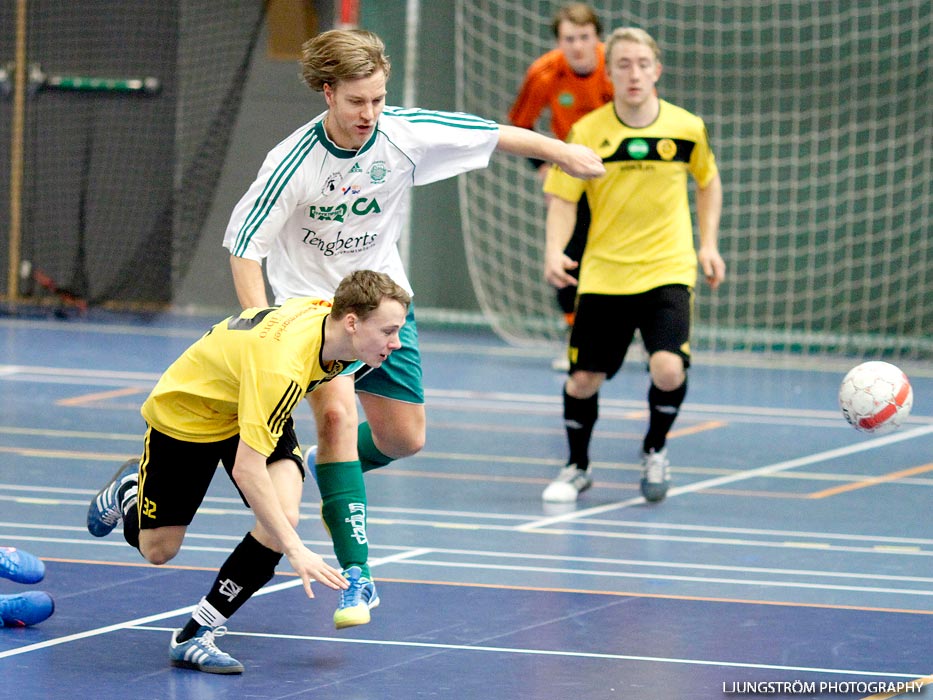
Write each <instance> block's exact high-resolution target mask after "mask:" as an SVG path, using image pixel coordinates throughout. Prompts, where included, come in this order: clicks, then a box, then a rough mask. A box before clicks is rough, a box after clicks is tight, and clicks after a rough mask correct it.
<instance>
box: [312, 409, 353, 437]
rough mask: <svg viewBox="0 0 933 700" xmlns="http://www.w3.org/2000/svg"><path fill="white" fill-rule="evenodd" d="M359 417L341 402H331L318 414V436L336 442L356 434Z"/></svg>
mask: <svg viewBox="0 0 933 700" xmlns="http://www.w3.org/2000/svg"><path fill="white" fill-rule="evenodd" d="M356 425H357V418H356V415H351V414H350V411H348V410H347V409H346V407H345V406H343V405H341V404H336V403H335V404H331V405H329V406H327V407H326V408H324V410H322V411H321V412H320V413H319V415H318V416H317V431H318V437H319V439H320V440H321V441H322V442H325V441H326V442H329V443H330V444H334V443H335V442H337V441H339V440H340V439H341V438H344V439H346V438H347V437H348V436H355V435H356Z"/></svg>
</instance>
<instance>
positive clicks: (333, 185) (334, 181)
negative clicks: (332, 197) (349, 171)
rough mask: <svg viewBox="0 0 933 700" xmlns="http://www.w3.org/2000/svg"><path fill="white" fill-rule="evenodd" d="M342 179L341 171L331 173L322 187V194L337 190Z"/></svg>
mask: <svg viewBox="0 0 933 700" xmlns="http://www.w3.org/2000/svg"><path fill="white" fill-rule="evenodd" d="M341 180H343V175H341V174H340V173H331V174H330V175H328V176H327V179H326V180H325V181H324V186H323V187H322V188H321V194H324V195H327V194H331V193H333V192H336V191H337V187H338V186H339V185H340V181H341Z"/></svg>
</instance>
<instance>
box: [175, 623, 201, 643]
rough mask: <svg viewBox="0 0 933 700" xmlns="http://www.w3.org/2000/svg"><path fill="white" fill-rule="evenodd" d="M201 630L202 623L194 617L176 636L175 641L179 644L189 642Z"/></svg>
mask: <svg viewBox="0 0 933 700" xmlns="http://www.w3.org/2000/svg"><path fill="white" fill-rule="evenodd" d="M199 629H201V623H200V622H198V621H197V620H195V619H194V618H193V617H192V618H191V619H190V620H188V623H187V624H186V625H185V626H184V627H182V628H181V630H179V632H178V634H177V635H175V641H176V642H178V643H179V644H181V643H182V642H187V641H188V640H189V639H191V638H192V637H193V636H194V635H196V634H197V633H198V630H199Z"/></svg>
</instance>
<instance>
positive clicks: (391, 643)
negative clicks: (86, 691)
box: [136, 627, 925, 680]
mask: <svg viewBox="0 0 933 700" xmlns="http://www.w3.org/2000/svg"><path fill="white" fill-rule="evenodd" d="M136 629H139V630H141V631H153V632H167V631H171V630H170V629H169V628H165V627H137V628H136ZM227 634H229V635H231V636H239V637H260V638H263V639H288V640H297V641H308V642H328V643H335V644H366V645H375V646H385V647H408V648H414V649H440V650H443V651H478V652H484V653H494V654H524V655H531V656H552V657H553V656H562V657H567V658H575V659H579V658H583V659H605V660H608V661H647V662H654V663H663V664H679V665H691V666H720V667H724V668H753V669H764V670H768V671H795V672H804V673H827V674H844V675H851V676H870V677H881V678H910V679H913V680H916V679H917V678H919V677H921V676H923V675H924V673H925V672H924V673H919V672H918V673H888V672H886V671H866V670H858V669H845V668H817V667H814V666H780V665H776V664H754V663H746V662H742V661H716V660H712V659H677V658H670V657H666V656H635V655H632V654H607V653H602V652H592V651H566V650H560V649H527V648H523V647H493V646H483V645H479V644H441V643H438V642H409V641H398V640H392V639H359V638H348V637H315V636H310V635H299V634H262V633H254V632H228V633H227Z"/></svg>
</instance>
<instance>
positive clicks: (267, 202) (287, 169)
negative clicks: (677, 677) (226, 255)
mask: <svg viewBox="0 0 933 700" xmlns="http://www.w3.org/2000/svg"><path fill="white" fill-rule="evenodd" d="M318 140H319V139H318V136H317V134H316V133H315V130H314V128H311V129H308V132H307V133H306V134H305V135H304V136H303V137H302V138H301V140H300V141H299V142H298V143H297V145H296V146H295V147H294V148H293V149H292V150H291V151H290V152H289V154H288V155H287V156H286V157H285V158H283V159H282V162H281V163H279V165H278V167H277V168H276V169H275V171H274V172H273V173H272V175H271V176H270V177H269V179H268V180H267V181H266V186H265V187H264V188H263V190H262V194H260V196H259V197H257V198H256V201H255V202H254V203H253V208H252V210H251V211H250V213H249V215H248V216H247V217H246V219H245V220H244V221H243V225H242V226H241V227H240V230H239V231H238V232H237V237H236V243H235V245H234V247H233V251H232V253H233V255H236V256H238V257H243V256H244V255H245V254H246V249H247V248H248V247H249V242H250V239H251V238H252V237H253V234H254V233H255V232H256V230H257V229H259V227H260V226H262V222H263V221H265V219H266V217H267V216H268V215H269V211H270V210H271V209H272V207H273V206H274V205H275V202H276V200H277V199H278V198H279V195H280V194H281V193H282V190H283V189H284V188H285V185H286V184H287V183H288V181H289V179H291V177H292V175H294V174H295V171H296V170H298V167H299V166H300V165H301V163H302V161H303V160H304V159H305V158H306V157H307V155H308V154H309V153H310V152H311V149H312V148H314V144H316V143H318Z"/></svg>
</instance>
